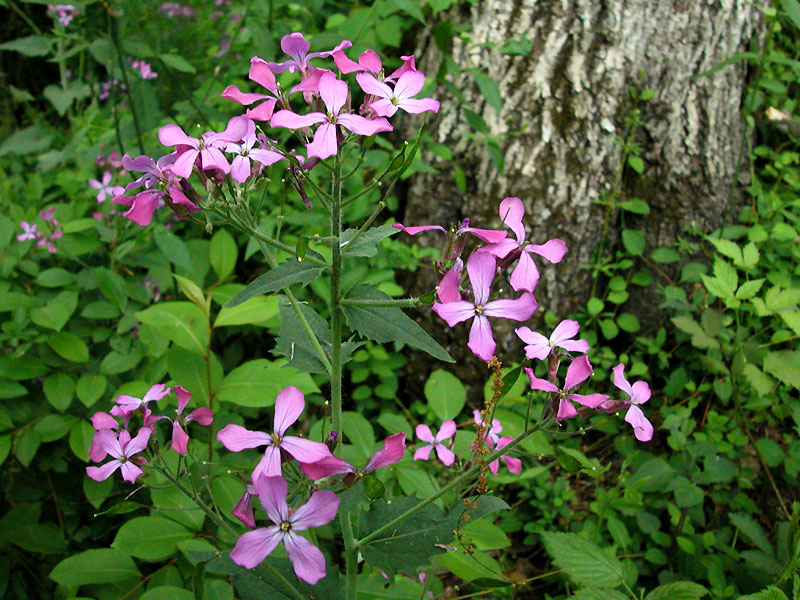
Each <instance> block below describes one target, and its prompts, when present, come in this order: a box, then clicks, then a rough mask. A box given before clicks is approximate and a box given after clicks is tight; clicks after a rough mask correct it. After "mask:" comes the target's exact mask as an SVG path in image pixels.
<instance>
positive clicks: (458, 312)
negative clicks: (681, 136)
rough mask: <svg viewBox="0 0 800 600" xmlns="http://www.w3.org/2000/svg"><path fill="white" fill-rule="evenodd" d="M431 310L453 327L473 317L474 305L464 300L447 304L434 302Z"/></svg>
mask: <svg viewBox="0 0 800 600" xmlns="http://www.w3.org/2000/svg"><path fill="white" fill-rule="evenodd" d="M432 309H433V312H435V313H436V314H437V315H439V316H440V317H441V318H443V319H444V320H445V321H446V322H447V324H448V325H449V326H450V327H455V326H456V325H457V324H458V323H461V322H462V321H466V320H467V319H470V318H472V317H474V316H475V305H473V304H472V302H467V301H466V300H458V301H456V302H447V303H446V304H440V303H439V302H434V303H433V306H432Z"/></svg>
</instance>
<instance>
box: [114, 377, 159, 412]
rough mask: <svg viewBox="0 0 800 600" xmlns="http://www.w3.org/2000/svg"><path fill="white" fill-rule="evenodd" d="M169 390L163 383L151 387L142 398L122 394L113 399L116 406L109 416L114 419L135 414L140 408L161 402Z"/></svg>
mask: <svg viewBox="0 0 800 600" xmlns="http://www.w3.org/2000/svg"><path fill="white" fill-rule="evenodd" d="M169 393H170V388H168V387H167V386H166V385H165V384H163V383H157V384H156V385H154V386H152V387H151V388H150V389H149V390H147V393H146V394H145V395H144V396H143V397H142V398H134V397H133V396H128V395H127V394H122V395H120V396H117V397H116V398H114V401H115V402H116V403H117V406H114V407H113V408H112V409H111V414H112V415H114V416H115V417H125V416H126V415H130V414H131V413H134V412H136V411H137V410H139V409H140V408H142V409H147V405H148V404H149V403H150V402H155V401H158V400H161V399H162V398H163V397H164V396H168V395H169Z"/></svg>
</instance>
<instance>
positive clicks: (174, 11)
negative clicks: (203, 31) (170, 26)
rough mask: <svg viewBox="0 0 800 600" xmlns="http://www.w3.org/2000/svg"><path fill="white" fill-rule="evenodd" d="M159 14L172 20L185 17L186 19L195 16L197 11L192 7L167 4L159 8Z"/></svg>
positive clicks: (175, 3) (174, 3)
mask: <svg viewBox="0 0 800 600" xmlns="http://www.w3.org/2000/svg"><path fill="white" fill-rule="evenodd" d="M158 12H160V13H162V14H163V15H164V16H166V17H169V18H170V19H171V18H173V17H183V18H185V19H186V18H189V17H193V16H194V15H195V10H194V9H193V8H192V7H190V6H184V5H183V4H179V3H178V2H165V3H164V4H162V5H161V6H159V7H158Z"/></svg>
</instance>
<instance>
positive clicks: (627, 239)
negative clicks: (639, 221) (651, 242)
mask: <svg viewBox="0 0 800 600" xmlns="http://www.w3.org/2000/svg"><path fill="white" fill-rule="evenodd" d="M622 245H623V246H625V250H627V252H628V254H632V255H633V256H641V255H642V254H643V253H644V247H645V241H644V233H642V232H641V231H639V230H638V229H623V230H622Z"/></svg>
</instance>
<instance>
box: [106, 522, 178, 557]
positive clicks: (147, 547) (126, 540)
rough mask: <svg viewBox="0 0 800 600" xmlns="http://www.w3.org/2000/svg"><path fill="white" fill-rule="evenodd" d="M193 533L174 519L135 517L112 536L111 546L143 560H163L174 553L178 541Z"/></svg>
mask: <svg viewBox="0 0 800 600" xmlns="http://www.w3.org/2000/svg"><path fill="white" fill-rule="evenodd" d="M193 537H194V534H193V533H192V532H191V531H189V530H188V529H186V527H184V526H183V525H179V524H178V523H176V522H175V521H171V520H169V519H163V518H161V517H136V518H135V519H131V520H130V521H127V522H126V523H125V524H124V525H123V526H122V527H120V529H119V531H117V535H116V537H115V538H114V543H113V544H111V546H112V547H113V548H116V549H117V550H121V551H122V552H125V553H126V554H130V555H131V556H134V557H136V558H141V559H143V560H152V561H157V560H164V559H167V558H169V557H170V556H172V555H173V554H175V552H176V551H177V549H178V542H182V541H183V540H190V539H192V538H193Z"/></svg>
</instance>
